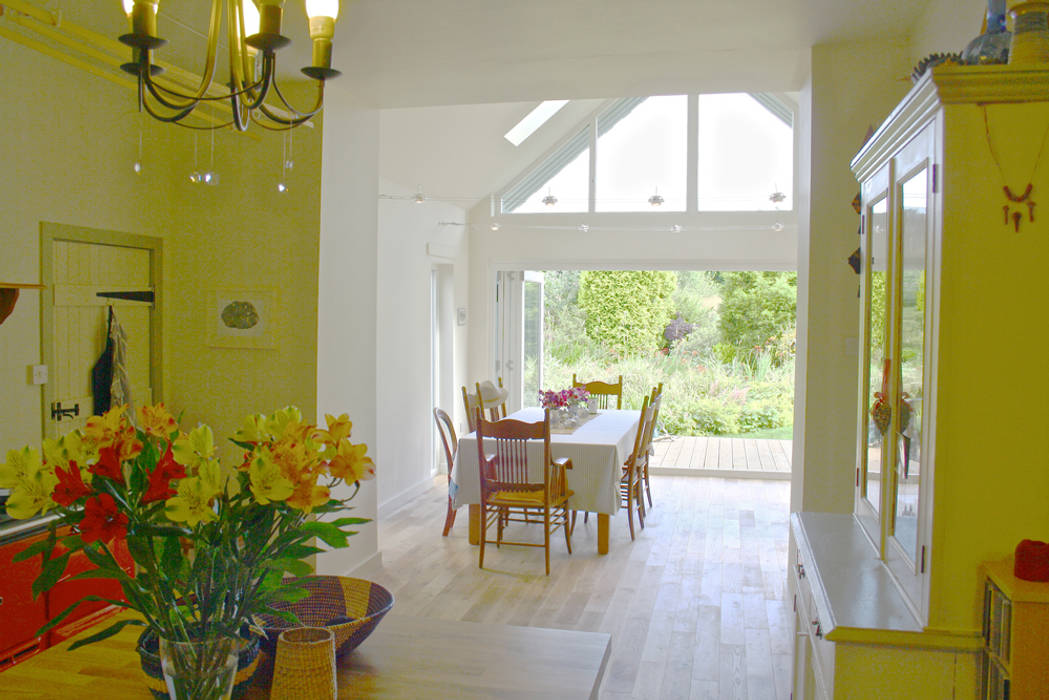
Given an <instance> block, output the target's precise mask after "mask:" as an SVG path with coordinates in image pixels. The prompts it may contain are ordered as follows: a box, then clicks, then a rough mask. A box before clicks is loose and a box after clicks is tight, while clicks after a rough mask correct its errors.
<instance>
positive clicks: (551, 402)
mask: <svg viewBox="0 0 1049 700" xmlns="http://www.w3.org/2000/svg"><path fill="white" fill-rule="evenodd" d="M589 404H590V392H589V391H587V390H586V389H585V388H583V387H581V386H576V387H570V388H568V389H561V390H560V391H552V390H549V389H547V390H541V391H540V392H539V405H540V406H542V407H543V408H548V409H550V423H551V424H552V425H553V426H554V427H557V428H570V427H572V426H573V425H575V424H576V423H578V422H579V420H580V418H582V417H583V416H584V415H585V414H586V413H587V411H588V410H589Z"/></svg>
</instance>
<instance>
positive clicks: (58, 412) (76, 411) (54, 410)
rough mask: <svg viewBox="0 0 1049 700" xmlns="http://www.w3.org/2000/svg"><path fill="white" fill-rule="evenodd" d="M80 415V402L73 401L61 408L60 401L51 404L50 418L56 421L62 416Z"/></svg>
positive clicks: (59, 421) (60, 420)
mask: <svg viewBox="0 0 1049 700" xmlns="http://www.w3.org/2000/svg"><path fill="white" fill-rule="evenodd" d="M79 415H80V404H78V403H75V404H73V405H72V406H70V407H69V408H62V402H61V401H56V402H54V403H53V404H51V420H53V421H56V422H58V423H61V422H62V419H63V418H72V417H73V416H79Z"/></svg>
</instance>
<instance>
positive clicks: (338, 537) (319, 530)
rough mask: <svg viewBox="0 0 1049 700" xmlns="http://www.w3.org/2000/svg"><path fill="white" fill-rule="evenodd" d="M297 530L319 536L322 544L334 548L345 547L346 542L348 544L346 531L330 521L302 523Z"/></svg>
mask: <svg viewBox="0 0 1049 700" xmlns="http://www.w3.org/2000/svg"><path fill="white" fill-rule="evenodd" d="M299 530H300V531H301V532H304V533H309V534H311V535H315V536H317V537H319V538H320V539H321V540H322V541H323V542H324V544H326V545H328V546H329V547H334V548H336V549H338V548H340V547H345V546H346V545H347V544H349V543H348V542H347V541H346V539H347V535H346V533H345V532H343V531H342V530H340V529H339V528H338V527H337V526H335V525H332V524H331V523H322V522H316V521H315V522H311V523H303V524H302V526H301V527H300V528H299Z"/></svg>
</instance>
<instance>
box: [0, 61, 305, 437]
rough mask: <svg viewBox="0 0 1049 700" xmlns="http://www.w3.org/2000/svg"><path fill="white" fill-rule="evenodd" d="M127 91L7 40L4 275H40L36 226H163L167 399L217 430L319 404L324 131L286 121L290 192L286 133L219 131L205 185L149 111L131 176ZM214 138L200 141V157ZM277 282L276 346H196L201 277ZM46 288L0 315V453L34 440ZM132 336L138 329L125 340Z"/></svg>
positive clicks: (2, 98) (182, 144) (156, 231)
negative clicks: (191, 176)
mask: <svg viewBox="0 0 1049 700" xmlns="http://www.w3.org/2000/svg"><path fill="white" fill-rule="evenodd" d="M133 100H134V94H133V93H132V92H131V91H129V90H126V89H123V88H121V87H119V86H116V85H114V84H112V83H110V82H108V81H105V80H102V79H100V78H97V77H95V76H92V75H89V74H87V73H84V72H81V71H79V70H77V69H74V68H71V67H69V66H66V65H65V64H62V63H59V62H57V61H55V60H53V59H51V58H47V57H45V56H42V55H40V54H38V53H36V52H35V51H32V50H30V49H27V48H24V47H22V46H20V45H18V44H15V43H13V42H11V41H8V40H0V123H2V124H3V129H0V154H3V160H4V167H3V168H0V281H17V282H37V281H39V279H40V263H39V236H40V234H39V225H40V222H41V221H45V220H46V221H55V222H60V223H67V224H74V225H78V226H87V227H94V228H102V229H112V230H118V231H127V232H132V233H140V234H147V235H152V236H159V237H163V238H164V257H165V259H164V273H163V274H164V282H163V289H162V291H163V293H164V295H165V306H164V308H165V314H164V324H165V338H164V358H165V367H164V398H165V399H166V400H167V402H168V403H169V405H170V406H171V407H172V408H174V409H175V410H176V411H180V410H185V411H186V419H187V423H189V424H192V423H195V422H196V421H205V422H207V423H209V424H210V425H212V427H213V428H215V430H216V434H217V435H218V436H225V435H227V434H228V433H229V431H230V430H231V429H232V428H233V426H234V425H235V424H236V423H237V422H238V421H239V418H240V416H241V415H242V414H245V413H248V412H260V411H266V410H270V409H273V408H276V407H279V406H283V405H285V404H288V403H294V404H298V405H299V406H301V407H302V408H303V410H304V411H305V412H306V414H307V415H309V416H312V415H313V413H314V409H315V405H316V357H317V343H316V326H317V313H316V299H317V268H318V262H317V258H318V231H319V211H320V187H319V182H320V176H319V173H320V167H319V164H320V142H321V129H320V128H316V129H305V128H304V129H299V130H297V131H296V132H295V148H294V154H295V167H294V169H293V170H292V171H291V173H290V177H289V178H288V183H289V185H290V191H289V192H288V193H286V194H284V195H279V194H278V193H277V192H276V190H275V185H276V180H277V177H278V174H279V169H280V158H281V143H280V137H279V136H278V135H276V134H271V133H268V132H262V130H260V129H255V132H256V133H259V134H261V136H262V138H261V140H260V141H255V140H252V139H250V138H248V137H246V136H245V135H242V134H233V133H230V132H220V133H219V134H217V135H216V138H215V169H216V170H217V171H218V172H219V174H220V182H219V184H218V185H217V186H215V187H213V188H209V187H205V186H202V185H191V184H190V183H189V182H188V179H187V175H188V173H189V172H190V170H191V169H192V165H193V136H192V132H190V131H188V130H185V129H180V128H178V127H175V126H170V125H162V124H159V123H154V122H152V121H151V120H143V122H144V127H143V128H144V149H145V154H144V158H143V165H144V171H143V173H142V174H141V175H135V174H134V172H133V171H132V167H131V166H132V163H133V161H134V160H135V157H136V150H137V141H138V124H139V119H140V118H139V117H138V115H137V114H136V113H134V111H133V110H134V105H133ZM209 147H210V137H209V136H207V135H204V136H202V137H200V140H199V146H198V152H199V160H200V164H201V166H202V167H203V166H205V165H206V164H207V161H208V158H209ZM216 287H241V288H275V289H277V290H278V294H279V301H280V304H279V308H280V313H281V319H282V323H281V324H280V325H279V327H278V331H277V347H276V349H272V350H246V349H218V348H210V347H207V346H206V345H205V344H204V320H203V319H204V316H203V306H204V299H205V298H206V292H207V290H208V289H211V288H216ZM41 293H47V292H46V291H45V292H25V293H23V295H22V297H23V298H22V299H21V300H20V301H19V304H18V306H17V308H16V309H15V312H14V314H13V315H12V316H11V317H10V318H9V319H8V320H7V321H6V322H5V323H4V325H3V326H0V396H2V397H3V400H2V401H0V456H2V455H3V454H5V453H6V451H7V450H8V449H11V448H15V447H19V446H21V445H24V444H39V441H40V437H41V406H40V404H41V398H40V395H41V391H40V388H39V387H37V386H33V385H31V384H30V383H29V381H28V376H27V368H28V367H29V365H32V364H35V363H38V362H40V361H41V360H40V358H41V351H40V322H39V317H40V308H39V299H40V294H41ZM132 342H133V339H132Z"/></svg>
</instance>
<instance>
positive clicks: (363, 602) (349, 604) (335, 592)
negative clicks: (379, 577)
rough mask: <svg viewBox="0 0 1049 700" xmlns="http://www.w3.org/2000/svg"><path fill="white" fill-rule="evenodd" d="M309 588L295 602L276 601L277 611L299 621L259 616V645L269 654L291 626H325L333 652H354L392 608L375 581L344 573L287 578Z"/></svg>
mask: <svg viewBox="0 0 1049 700" xmlns="http://www.w3.org/2000/svg"><path fill="white" fill-rule="evenodd" d="M286 583H289V584H294V585H296V586H299V587H300V588H304V589H306V590H307V591H309V593H310V594H309V595H308V596H306V597H305V598H303V599H302V600H300V601H297V602H294V603H285V602H277V603H274V604H273V607H274V608H276V609H277V610H290V611H291V612H293V613H295V615H296V616H298V618H299V624H295V623H292V622H289V621H287V620H282V619H281V618H279V617H275V616H273V615H261V616H260V617H261V618H262V627H263V629H264V630H265V632H266V636H265V637H264V638H263V640H262V648H263V650H264V651H266V652H267V653H268V654H269V655H270V656H274V655H275V654H276V651H277V637H278V636H280V633H281V632H283V631H284V630H286V629H290V628H292V627H326V628H328V629H330V630H331V631H332V632H333V633H334V634H335V654H336V656H341V655H342V654H346V653H348V652H350V651H353V649H355V648H356V647H357V645H358V644H360V643H361V642H363V641H364V640H365V639H367V637H368V635H369V634H371V633H372V630H374V629H375V627H376V626H377V625H378V624H379V621H380V620H382V618H383V616H384V615H385V614H386V613H388V612H390V608H392V607H393V595H391V594H390V592H389V591H388V590H386V589H385V588H383V587H382V586H380V585H379V584H377V583H374V582H372V581H366V580H364V579H360V578H348V577H345V576H302V577H301V578H293V579H287V580H286Z"/></svg>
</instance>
